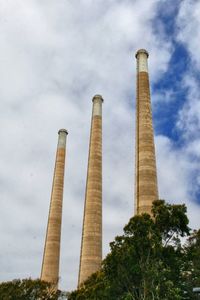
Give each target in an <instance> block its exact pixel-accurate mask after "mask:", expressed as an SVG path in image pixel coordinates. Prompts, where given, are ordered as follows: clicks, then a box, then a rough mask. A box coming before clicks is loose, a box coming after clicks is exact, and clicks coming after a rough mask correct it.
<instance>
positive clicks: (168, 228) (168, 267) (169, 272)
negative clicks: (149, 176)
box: [68, 200, 200, 300]
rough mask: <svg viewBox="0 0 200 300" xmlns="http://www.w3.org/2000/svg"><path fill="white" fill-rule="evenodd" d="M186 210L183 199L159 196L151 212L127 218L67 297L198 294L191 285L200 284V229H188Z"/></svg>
mask: <svg viewBox="0 0 200 300" xmlns="http://www.w3.org/2000/svg"><path fill="white" fill-rule="evenodd" d="M186 211H187V210H186V206H185V205H170V204H167V203H165V201H164V200H157V201H155V202H154V203H153V207H152V215H151V216H150V215H148V214H142V215H137V216H134V217H133V218H131V219H130V221H129V223H128V224H127V225H126V226H125V227H124V234H123V235H121V236H117V237H116V238H115V240H114V241H113V242H111V243H110V253H109V254H108V255H107V256H106V258H105V259H104V260H103V262H102V266H101V269H100V270H99V271H98V272H97V273H95V274H93V275H92V276H91V277H90V278H88V280H87V281H85V282H84V283H83V284H82V286H81V287H80V288H79V289H78V290H76V291H73V292H72V293H71V294H70V296H69V298H68V299H69V300H74V299H76V300H79V299H81V300H84V299H87V300H88V299H90V300H93V299H99V300H101V299H102V300H103V299H109V300H112V299H113V300H116V299H119V300H120V299H121V300H130V299H134V300H161V299H162V300H179V299H188V300H189V299H190V300H191V299H196V298H195V295H194V293H193V292H192V288H193V287H194V286H198V285H199V284H200V260H199V255H200V231H197V232H193V233H191V230H190V228H189V227H188V223H189V221H188V218H187V215H186ZM184 237H187V241H186V242H185V244H183V241H182V238H184Z"/></svg>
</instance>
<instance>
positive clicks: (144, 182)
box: [135, 49, 158, 214]
mask: <svg viewBox="0 0 200 300" xmlns="http://www.w3.org/2000/svg"><path fill="white" fill-rule="evenodd" d="M148 56H149V54H148V52H147V51H146V50H144V49H140V50H138V51H137V53H136V55H135V57H136V59H137V102H136V143H135V144H136V154H135V213H136V214H141V213H149V214H151V207H152V202H153V201H154V200H156V199H158V187H157V172H156V157H155V146H154V132H153V124H152V112H151V100H150V89H149V75H148V64H147V59H148Z"/></svg>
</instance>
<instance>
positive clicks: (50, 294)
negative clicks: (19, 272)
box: [0, 279, 61, 300]
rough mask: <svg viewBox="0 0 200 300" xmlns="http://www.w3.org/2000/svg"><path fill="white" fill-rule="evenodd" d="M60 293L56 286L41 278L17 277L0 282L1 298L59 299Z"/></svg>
mask: <svg viewBox="0 0 200 300" xmlns="http://www.w3.org/2000/svg"><path fill="white" fill-rule="evenodd" d="M60 295H61V292H60V291H55V288H54V286H52V285H51V284H50V283H47V282H44V281H41V280H39V279H37V280H32V279H23V280H19V279H16V280H13V281H8V282H2V283H1V284H0V299H1V300H37V299H38V300H58V299H59V296H60Z"/></svg>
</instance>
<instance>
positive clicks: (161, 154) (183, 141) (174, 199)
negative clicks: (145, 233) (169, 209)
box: [0, 0, 200, 290]
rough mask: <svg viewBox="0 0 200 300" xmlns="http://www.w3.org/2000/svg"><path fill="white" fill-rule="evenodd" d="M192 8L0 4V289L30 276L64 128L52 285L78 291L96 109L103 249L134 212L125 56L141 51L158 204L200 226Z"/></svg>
mask: <svg viewBox="0 0 200 300" xmlns="http://www.w3.org/2000/svg"><path fill="white" fill-rule="evenodd" d="M199 40H200V1H195V0H182V1H179V0H176V1H174V0H148V1H146V0H96V1H95V0H73V1H69V0H59V1H54V0H43V1H41V0H27V1H24V0H15V1H13V0H0V141H1V147H0V281H5V280H11V279H14V278H26V277H29V276H31V277H32V278H37V277H39V276H40V270H41V262H42V253H43V247H44V236H45V230H46V224H47V216H48V209H49V201H50V193H51V184H52V176H53V168H54V161H55V151H56V145H57V137H58V136H57V131H58V129H59V128H67V129H68V131H69V135H68V139H67V162H66V177H65V191H64V208H63V226H62V249H61V265H60V287H61V288H62V289H64V290H71V289H74V288H75V287H76V285H77V276H78V267H79V255H80V241H81V226H82V217H83V204H84V191H85V181H86V171H87V170H86V168H87V157H88V143H89V132H90V118H91V109H92V102H91V99H92V97H93V96H94V95H95V94H101V95H103V98H104V100H105V101H104V104H103V233H104V237H103V252H104V256H105V255H106V253H108V251H109V241H112V240H113V238H114V237H115V235H117V234H121V233H122V228H123V226H124V225H125V224H126V223H127V222H128V219H129V218H130V217H131V216H132V214H133V207H134V199H133V195H134V137H135V134H134V127H135V84H136V83H135V77H136V71H135V70H136V61H135V57H134V54H135V52H136V51H137V50H138V49H139V48H146V49H147V50H148V51H149V53H150V56H149V73H150V81H151V95H152V106H153V115H154V128H155V143H156V153H157V169H158V181H159V194H160V198H164V199H166V200H167V201H168V202H170V203H186V204H187V206H188V214H189V218H190V225H191V227H194V228H199V227H200V173H199V169H200V84H199V81H200V75H199V74H200V73H199V71H200V56H199V44H198V43H199Z"/></svg>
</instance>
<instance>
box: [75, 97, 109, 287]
mask: <svg viewBox="0 0 200 300" xmlns="http://www.w3.org/2000/svg"><path fill="white" fill-rule="evenodd" d="M102 102H103V98H102V97H101V96H100V95H96V96H94V98H93V111H92V121H91V132H90V146H89V158H88V171H87V181H86V191H85V207H84V218H83V229H82V243H81V255H80V266H79V278H78V286H80V285H81V283H83V282H84V281H85V280H86V279H87V278H88V277H89V276H90V275H91V274H92V273H94V272H96V271H97V270H98V269H99V268H100V265H101V261H102Z"/></svg>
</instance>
